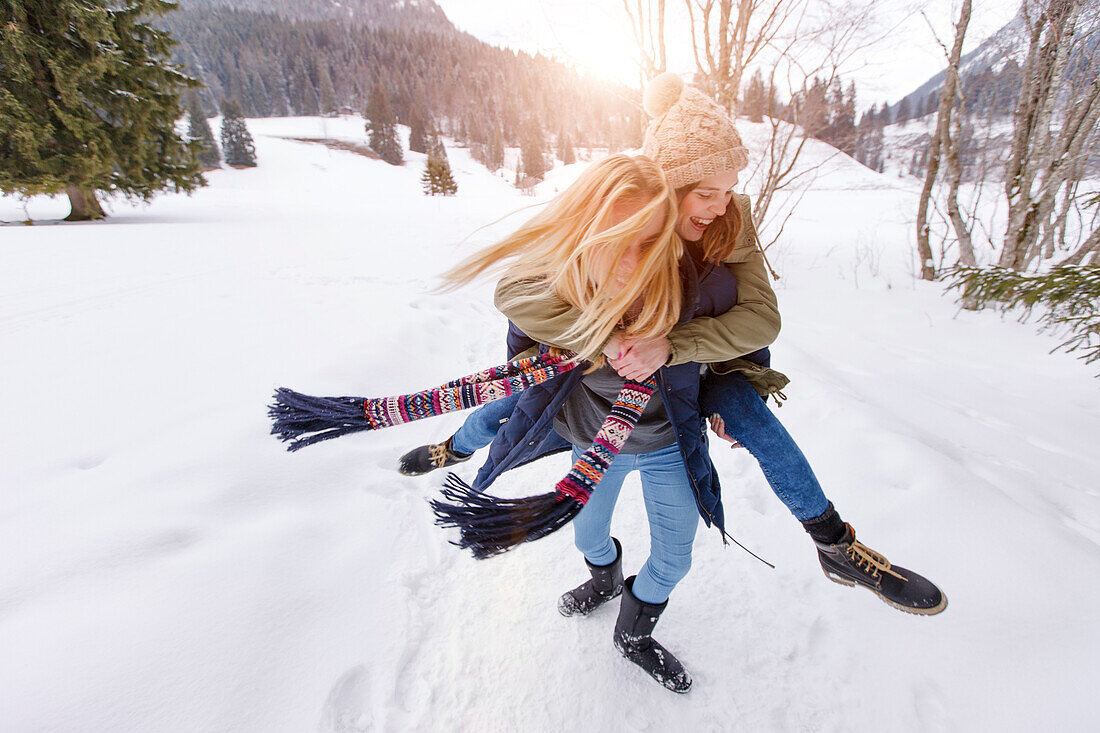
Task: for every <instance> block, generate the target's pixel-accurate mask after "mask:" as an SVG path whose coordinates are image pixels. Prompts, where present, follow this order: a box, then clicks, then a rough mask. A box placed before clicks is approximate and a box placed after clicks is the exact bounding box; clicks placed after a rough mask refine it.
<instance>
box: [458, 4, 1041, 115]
mask: <svg viewBox="0 0 1100 733" xmlns="http://www.w3.org/2000/svg"><path fill="white" fill-rule="evenodd" d="M436 2H437V3H438V4H439V6H440V7H442V8H443V11H444V12H445V13H446V14H447V16H448V17H449V18H450V19H451V21H452V22H453V23H454V24H455V25H456V26H457V27H458V28H459V29H461V30H464V31H467V32H468V33H471V34H472V35H474V36H476V37H478V38H480V39H482V40H484V41H487V42H489V43H491V44H494V45H502V46H509V47H512V48H516V49H522V50H525V51H529V52H535V51H542V52H544V53H547V54H550V55H553V56H556V57H558V58H561V59H563V60H568V61H571V62H572V63H574V64H576V65H577V66H579V67H581V68H583V69H585V70H588V71H590V72H592V73H595V74H600V75H602V76H606V77H610V78H614V79H618V80H620V81H625V82H628V83H630V84H631V85H632V86H636V85H637V83H638V82H637V78H638V75H637V62H636V59H635V56H636V52H635V50H634V45H633V41H632V36H631V33H630V26H629V21H628V20H627V16H626V15H625V13H624V12H623V9H622V0H436ZM632 4H633V0H632ZM667 5H668V7H669V9H670V13H671V12H672V11H673V10H675V11H676V12H677V13H679V12H681V11H682V9H683V5H682V3H681V2H679V0H668V3H667ZM1017 7H1019V5H1018V3H1016V2H1015V0H973V14H972V17H971V21H970V29H969V31H968V33H967V36H968V39H969V42H968V43H967V46H966V49H965V50H970V49H972V48H974V47H975V46H977V45H978V43H980V42H981V41H982V39H984V38H986V37H987V36H989V35H990V34H992V33H994V32H995V31H996V30H997V29H998V28H1000V27H1001V26H1002V25H1004V24H1005V23H1007V22H1008V21H1009V20H1010V19H1011V18H1012V16H1013V15H1014V14H1015V8H1017ZM915 8H923V9H924V14H925V15H926V16H927V18H928V20H927V21H926V20H925V18H924V17H923V16H921V15H920V14H919V13H916V12H914V9H915ZM876 13H877V16H878V17H879V18H880V20H881V29H880V35H882V34H885V35H886V38H885V40H884V41H882V42H880V43H878V44H877V45H876V46H875V47H874V48H873V49H872V50H870V51H868V52H867V53H864V54H861V55H860V56H859V58H858V59H856V60H855V61H854V62H853V64H852V65H851V68H850V70H849V71H848V73H847V74H846V75H845V78H846V79H847V78H851V79H854V80H855V82H856V86H857V90H858V97H859V99H858V104H859V106H860V108H864V107H868V106H870V105H871V103H872V102H876V103H881V102H882V101H883V100H888V101H889V102H890V103H891V104H893V103H894V102H896V101H897V100H898V99H900V98H901V97H903V96H905V95H906V94H908V93H909V92H911V91H913V89H915V88H916V87H917V86H919V85H920V84H922V83H923V82H924V81H925V80H927V79H928V77H930V76H932V75H933V74H935V73H936V72H938V71H940V70H941V69H942V68H943V67H944V66H945V61H944V53H943V50H942V49H941V48H940V47H939V46H938V45H937V43H936V41H935V38H934V36H933V31H932V29H931V28H930V27H929V22H931V24H932V26H933V27H934V28H935V31H936V33H938V34H939V36H940V38H941V39H942V40H943V41H944V43H945V44H947V45H948V46H950V44H951V41H952V39H953V33H954V31H953V24H954V22H955V20H957V19H958V2H957V1H956V2H951V0H923V1H922V0H878V2H877V3H876ZM676 24H677V21H675V20H673V21H671V25H672V26H673V27H670V29H669V31H668V38H667V42H668V53H669V70H670V71H676V72H683V73H688V72H691V71H693V70H694V68H695V66H694V60H693V57H692V55H691V45H690V33H689V31H688V30H687V26H686V22H681V24H680V25H679V27H676Z"/></svg>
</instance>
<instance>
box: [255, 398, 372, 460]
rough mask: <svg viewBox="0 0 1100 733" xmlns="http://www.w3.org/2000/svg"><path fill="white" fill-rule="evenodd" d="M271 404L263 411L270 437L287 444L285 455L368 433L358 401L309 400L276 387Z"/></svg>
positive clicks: (344, 399)
mask: <svg viewBox="0 0 1100 733" xmlns="http://www.w3.org/2000/svg"><path fill="white" fill-rule="evenodd" d="M274 400H275V401H274V402H273V403H272V404H271V405H269V406H268V408H267V416H268V417H270V418H271V420H272V425H271V434H272V435H274V436H277V437H278V438H279V440H281V441H283V442H284V443H290V445H288V446H287V448H286V449H287V450H288V451H292V452H293V451H296V450H298V449H299V448H304V447H306V446H307V445H313V444H314V443H319V442H321V441H322V440H329V439H331V438H339V437H340V436H341V435H347V434H348V433H357V432H360V431H362V430H370V429H371V423H370V420H369V419H368V418H367V415H366V413H365V412H364V411H363V398H362V397H311V396H310V395H305V394H302V393H301V392H295V391H294V390H292V389H288V388H286V387H280V388H279V389H277V390H275V395H274ZM311 433H312V434H311Z"/></svg>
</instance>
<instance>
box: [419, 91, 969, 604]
mask: <svg viewBox="0 0 1100 733" xmlns="http://www.w3.org/2000/svg"><path fill="white" fill-rule="evenodd" d="M646 109H647V111H649V112H650V114H651V116H652V117H653V118H654V119H653V121H652V123H651V124H650V126H649V128H648V129H647V131H646V138H645V144H644V147H643V151H644V152H645V153H646V154H647V155H648V156H650V157H651V158H653V159H654V160H656V161H657V162H658V163H659V165H660V166H661V168H662V169H663V170H664V172H665V174H666V176H667V177H668V179H669V182H670V185H672V186H673V187H674V188H675V189H676V197H677V201H678V205H679V206H678V215H677V219H676V223H675V230H676V233H677V235H678V236H679V237H680V238H681V240H683V242H684V243H685V244H686V250H687V253H688V255H689V256H688V257H685V258H684V265H685V267H684V269H688V267H687V266H688V265H690V270H691V271H692V273H695V278H696V279H699V278H698V275H699V274H702V275H703V276H704V277H703V278H702V280H703V282H704V283H706V282H707V281H713V282H712V283H711V284H710V285H709V286H708V287H706V288H701V289H700V288H698V286H697V285H696V288H697V289H696V294H697V298H696V301H697V305H696V308H697V310H696V311H695V312H694V313H692V314H690V316H691V317H690V320H688V321H687V322H682V323H679V324H677V325H675V326H673V327H672V329H671V330H669V331H668V332H667V333H666V334H662V335H658V336H657V337H654V338H638V337H636V336H633V335H631V334H626V333H617V334H613V335H612V337H611V338H610V339H609V341H608V342H607V343H606V344H604V346H603V349H602V351H603V352H604V353H605V354H607V355H608V356H609V361H610V363H611V364H612V366H614V367H615V368H616V369H617V371H618V373H619V375H620V376H628V377H631V378H634V379H640V378H643V377H644V376H647V375H648V374H650V373H652V372H654V371H655V370H657V369H658V368H659V367H665V368H674V367H678V366H680V365H683V364H686V363H690V362H702V363H708V364H710V368H709V370H708V372H707V374H706V376H705V378H704V380H703V384H702V389H701V393H700V405H701V410H702V414H704V415H716V416H720V419H719V420H716V421H715V422H714V423H712V424H714V425H715V426H716V427H718V428H719V430H721V429H722V428H723V427H724V433H728V434H729V436H728V437H727V436H726V435H724V434H723V433H722V432H720V433H719V434H721V435H723V437H727V439H734V440H736V441H737V442H739V443H740V444H741V445H743V446H744V447H746V448H747V449H748V450H749V452H750V453H751V454H752V455H753V456H754V457H755V458H756V459H757V461H758V462H759V463H760V466H761V468H762V470H763V472H764V475H765V477H766V479H767V480H768V483H769V484H770V486H771V487H772V490H773V491H774V492H775V494H776V495H777V496H778V497H779V498H780V499H781V500H782V501H783V503H784V504H785V505H786V506H787V508H788V509H789V510H790V511H791V513H792V514H793V515H794V516H795V518H796V519H798V520H799V521H800V522H801V523H802V525H803V527H804V528H805V530H806V532H807V533H808V534H809V535H810V537H811V538H812V540H813V541H814V543H815V546H816V548H817V550H818V560H819V562H820V564H821V567H822V570H823V571H824V573H825V575H826V576H827V577H828V578H829V579H831V580H833V581H834V582H838V583H841V584H843V585H848V586H853V585H858V586H861V587H865V588H868V589H869V590H871V591H872V592H874V593H875V594H876V595H878V596H879V597H880V598H881V599H882V600H883V601H885V602H886V603H888V604H889V605H891V606H893V607H895V608H898V609H900V610H902V611H906V612H909V613H916V614H922V615H931V614H936V613H939V612H940V611H942V610H943V609H944V608H945V607H946V604H947V600H946V597H945V596H944V594H943V593H942V592H941V591H940V590H939V589H938V588H937V587H936V586H935V585H934V584H932V583H931V582H929V581H928V580H927V579H925V578H924V577H922V576H920V575H918V574H917V573H914V572H912V571H909V570H906V569H904V568H901V567H898V566H892V565H891V564H890V563H889V562H888V561H887V560H886V559H885V558H884V557H883V556H882V555H880V554H879V553H877V552H875V551H873V550H871V549H870V548H868V547H866V546H865V545H863V544H862V543H860V542H858V541H857V540H856V538H855V532H854V530H853V529H852V527H851V526H850V525H848V524H846V523H845V522H843V521H842V520H841V518H840V516H839V514H838V513H837V511H836V510H835V508H834V507H833V505H832V503H831V502H830V501H829V500H828V499H827V498H826V496H825V494H824V492H823V490H822V488H821V485H820V484H819V482H818V480H817V477H816V476H815V475H814V472H813V470H812V469H811V467H810V465H809V463H808V462H807V461H806V458H805V457H804V456H803V454H802V452H801V450H800V449H799V448H798V445H797V444H796V443H795V442H794V440H793V439H792V438H791V436H790V435H789V434H788V433H787V431H786V430H785V429H784V428H783V426H782V424H781V423H780V422H779V421H778V419H777V418H776V417H775V415H774V414H773V413H772V412H771V410H769V409H768V407H767V406H766V404H765V403H764V402H763V401H762V400H761V399H760V397H759V396H758V395H757V392H756V391H755V390H754V389H753V387H752V386H751V385H750V383H749V382H748V381H747V380H746V379H745V378H744V377H743V376H742V375H741V374H737V373H723V372H728V368H729V366H730V363H728V360H731V359H735V358H736V357H741V356H742V355H746V354H748V355H749V357H748V358H749V360H750V361H755V362H758V363H764V364H766V359H767V353H766V349H764V347H766V346H767V345H768V344H770V343H771V342H772V341H773V340H774V338H775V336H776V334H777V333H778V330H779V315H778V310H777V307H776V298H775V294H774V292H773V291H772V289H771V287H770V285H769V283H768V277H767V271H766V269H765V263H764V261H763V256H762V254H761V252H760V250H759V246H758V244H757V242H756V233H755V230H754V227H753V224H752V220H751V216H750V213H749V201H748V197H747V196H742V195H737V194H733V193H732V187H733V186H734V185H736V183H737V175H738V173H739V172H740V171H741V170H742V169H743V168H744V166H745V164H746V160H747V152H746V151H745V149H744V147H743V146H742V145H741V140H740V137H739V136H738V134H737V132H736V130H735V129H734V127H733V124H732V122H730V120H729V118H728V117H727V116H726V114H725V113H724V111H723V110H722V109H721V108H720V107H718V106H717V105H716V104H714V103H713V102H711V100H709V99H708V98H707V97H706V96H705V95H703V94H702V93H700V92H698V91H696V90H694V89H691V88H687V87H684V86H683V84H682V82H680V80H679V79H678V78H677V77H675V76H674V75H671V74H666V75H663V76H662V77H658V79H656V80H654V82H652V83H651V85H650V87H649V88H648V89H647V91H646ZM724 275H733V276H734V277H733V278H729V279H728V281H725V282H723V283H719V282H718V279H720V278H723V276H724ZM685 282H688V283H689V284H690V283H691V278H685ZM722 287H725V288H732V289H734V293H735V295H734V299H735V302H734V304H733V305H732V306H731V305H730V304H729V303H728V302H723V303H716V302H714V301H713V295H712V294H713V292H714V291H715V289H716V288H717V289H719V290H721V289H722ZM722 295H723V296H725V297H728V295H729V294H728V293H722ZM699 296H701V297H699ZM497 301H498V305H499V306H501V307H502V310H503V311H504V313H505V315H507V316H508V317H509V319H510V321H511V323H510V327H509V334H508V336H509V338H508V343H509V356H510V357H514V356H515V355H516V354H517V353H519V352H520V351H522V350H523V349H524V348H526V347H527V346H529V345H532V344H533V343H534V342H536V341H537V342H542V343H545V344H549V345H553V346H558V347H561V348H568V349H572V350H578V344H579V342H578V341H577V339H576V337H575V336H573V337H572V338H570V337H567V336H572V334H571V333H570V329H571V327H572V325H573V324H575V323H576V321H577V318H578V316H579V313H580V310H579V309H578V308H577V307H575V306H574V305H572V304H570V303H569V302H568V301H567V300H566V299H563V298H561V297H559V295H558V293H556V292H554V291H552V290H547V289H542V290H538V291H536V292H530V291H529V288H527V286H526V283H525V282H524V281H523V280H514V279H512V280H509V279H505V280H504V281H503V282H502V283H501V285H500V286H499V287H498V298H497ZM520 329H522V331H521V330H520ZM525 334H526V335H525ZM760 349H764V351H763V352H759V351H758V350H760ZM752 352H757V353H752ZM743 363H744V362H742V364H743ZM750 373H751V372H750ZM515 402H516V400H514V399H511V400H506V401H502V403H504V404H499V403H492V404H490V405H488V406H487V407H485V408H482V409H481V410H478V411H477V412H475V413H474V414H473V415H472V416H471V417H470V419H468V420H467V422H466V423H465V424H464V425H463V426H462V428H460V429H459V431H458V432H457V433H456V434H455V435H454V436H452V438H450V439H448V441H446V442H445V443H442V444H439V445H437V446H422V447H421V448H419V449H416V450H414V451H412V452H410V453H409V454H406V456H404V457H403V459H402V472H404V473H422V472H425V471H427V470H432V469H433V468H436V467H441V466H443V465H451V464H452V463H456V462H458V461H459V460H466V458H468V455H469V454H470V453H473V452H474V451H475V450H477V449H478V448H480V447H482V446H484V445H486V444H488V443H489V442H490V441H492V440H493V439H494V437H495V436H496V435H497V432H498V431H499V430H500V429H501V426H502V425H505V426H507V425H508V422H505V421H508V420H509V418H510V417H512V416H513V409H514V407H515ZM514 414H515V416H516V417H520V418H522V419H523V420H524V421H528V422H529V421H530V420H531V418H532V415H531V414H529V413H524V412H522V411H520V412H517V413H514ZM512 419H515V418H512ZM723 423H724V425H723ZM685 432H688V433H689V439H691V436H693V435H697V434H698V433H699V431H698V430H697V429H693V430H689V431H685ZM463 438H465V439H466V441H467V442H466V443H465V444H463V445H461V449H460V451H456V450H455V448H457V447H458V444H459V442H460V441H461V440H462V439H463ZM703 440H705V439H703V438H700V440H699V441H698V442H699V443H700V444H702V445H703V447H704V451H705V443H703V442H702V441H703ZM527 442H530V441H527ZM692 442H693V443H694V442H695V441H694V440H692ZM504 444H506V441H505V442H504ZM527 447H528V448H533V447H534V446H527ZM540 447H541V446H540ZM431 449H434V450H431ZM459 452H461V453H464V454H466V455H465V456H463V455H459V454H458V453H459ZM432 453H434V456H433V455H431V454H432ZM534 457H536V452H535V451H534V450H529V451H527V453H526V454H524V455H523V456H522V457H520V458H512V459H511V460H504V459H505V456H504V451H503V449H502V448H500V447H499V446H497V445H494V447H493V448H492V449H491V450H490V458H489V462H488V463H487V464H486V466H485V467H483V468H482V470H481V472H480V473H479V475H478V481H477V482H475V486H478V487H481V486H485V485H487V484H488V483H489V482H491V481H492V480H493V479H495V477H496V476H497V475H499V473H500V471H501V470H503V469H502V468H501V466H502V465H512V464H515V463H518V462H526V461H527V460H531V459H533V458H534ZM432 458H434V461H433V460H430V459H432ZM696 488H698V487H696ZM713 490H714V492H715V496H714V500H715V502H716V501H717V490H718V483H717V477H714V479H713ZM610 493H611V492H607V494H610ZM701 503H702V502H701ZM704 516H705V514H704ZM608 521H609V518H608ZM577 531H578V532H580V530H579V529H578V530H577ZM590 544H591V546H592V547H595V549H594V550H593V549H591V547H590V546H589V545H590ZM597 545H598V547H597ZM612 547H613V545H612V541H611V540H610V538H609V536H608V538H607V539H606V540H605V541H602V542H592V543H589V541H588V540H584V546H582V540H581V538H580V536H579V535H578V548H579V549H581V551H582V552H583V553H584V554H585V560H586V563H587V565H588V568H589V570H590V572H591V575H592V579H591V580H589V581H586V582H585V583H583V584H582V585H581V586H579V587H578V588H576V589H574V590H572V591H569V592H568V593H566V594H565V595H564V596H563V597H562V599H561V602H560V603H559V608H560V610H561V611H562V613H563V614H565V615H574V614H580V615H583V614H587V613H589V612H591V611H592V610H593V609H594V608H596V607H597V606H599V605H600V604H601V603H603V602H606V601H607V600H610V599H612V598H614V597H615V596H616V595H618V594H619V593H620V591H621V587H622V582H621V578H622V572H621V560H622V558H621V554H619V553H617V552H616V553H615V554H612V552H611V549H610V548H612ZM614 547H615V548H617V543H616V544H615V545H614ZM657 600H659V599H657Z"/></svg>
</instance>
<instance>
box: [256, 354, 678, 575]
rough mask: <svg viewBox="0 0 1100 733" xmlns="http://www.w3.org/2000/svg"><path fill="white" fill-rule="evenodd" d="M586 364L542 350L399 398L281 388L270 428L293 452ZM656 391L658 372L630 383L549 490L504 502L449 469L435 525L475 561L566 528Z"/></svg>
mask: <svg viewBox="0 0 1100 733" xmlns="http://www.w3.org/2000/svg"><path fill="white" fill-rule="evenodd" d="M582 363H583V362H580V361H578V360H577V359H576V355H575V354H572V353H569V352H564V353H562V354H557V355H554V354H542V355H539V356H536V357H531V358H528V359H522V360H519V361H513V362H509V363H507V364H504V365H501V366H498V367H492V368H490V369H486V370H484V371H480V372H476V373H474V374H471V375H469V376H466V377H462V378H461V379H456V380H454V381H452V382H447V383H446V384H444V385H442V386H440V387H436V388H434V389H428V390H423V391H421V392H416V393H413V394H408V395H400V396H397V397H382V398H362V397H310V396H308V395H303V394H301V393H299V392H295V391H293V390H290V389H286V388H280V389H278V390H276V392H275V403H274V404H272V405H271V406H270V407H269V408H268V415H269V416H270V417H271V418H272V420H273V421H274V425H273V427H272V429H271V432H272V434H273V435H277V436H278V437H279V438H280V440H283V441H286V442H289V443H290V445H289V446H287V450H290V451H295V450H298V449H299V448H302V447H304V446H307V445H312V444H313V443H316V442H319V441H322V440H328V439H330V438H335V437H338V436H340V435H346V434H348V433H352V432H359V431H363V430H378V429H380V428H385V427H390V426H393V425H399V424H401V423H407V422H412V421H413V420H422V419H424V418H426V417H434V416H436V415H443V414H445V413H448V412H454V411H457V410H465V409H467V408H470V407H475V406H478V405H483V404H485V403H487V402H491V401H493V400H498V399H502V398H504V397H507V396H509V395H511V394H514V393H516V392H520V391H522V390H525V389H527V388H528V387H532V386H534V385H536V384H542V383H543V382H546V381H548V380H550V379H553V378H554V377H556V376H558V375H559V374H563V373H565V372H567V371H569V370H570V369H574V368H576V367H577V366H579V365H580V364H582ZM656 389H657V383H656V380H655V379H654V377H653V376H650V377H648V378H647V379H646V380H645V381H644V382H635V381H632V380H628V381H627V382H626V383H625V384H624V385H623V388H622V390H621V391H620V392H619V396H618V398H617V399H616V400H615V403H614V405H612V407H611V412H610V413H608V415H607V418H606V419H605V420H604V422H603V425H602V426H601V427H600V430H599V432H598V433H597V434H596V438H595V440H594V441H593V443H592V445H591V447H589V448H588V450H586V451H585V452H584V454H583V455H581V457H580V458H578V459H577V460H576V461H575V462H574V463H573V466H572V468H571V469H570V470H569V473H568V474H566V476H565V478H563V479H562V480H561V481H559V482H558V483H557V485H556V486H555V487H554V491H552V492H550V493H548V494H541V495H539V496H530V497H525V498H520V499H504V498H500V497H495V496H490V495H489V494H486V493H484V492H481V491H477V490H476V489H474V488H472V487H471V486H469V485H468V484H466V483H465V482H464V481H462V479H460V478H459V477H458V476H457V475H455V474H453V473H452V474H449V475H448V476H447V480H446V482H445V484H444V487H445V488H444V489H443V492H442V494H443V496H444V498H446V499H449V500H450V502H451V503H446V502H443V501H438V500H435V501H432V502H430V503H431V506H432V509H433V511H434V512H435V515H436V523H437V524H439V525H441V526H444V527H456V528H458V529H459V531H460V535H461V538H460V540H459V541H458V542H455V543H454V544H456V545H458V546H459V547H464V548H469V549H470V550H471V551H472V552H473V554H474V557H477V558H486V557H491V556H493V555H496V554H499V553H501V552H504V551H506V550H509V549H511V548H512V547H515V546H516V545H518V544H521V543H523V542H530V541H533V540H537V539H539V538H540V537H545V536H546V535H548V534H550V533H551V532H554V531H556V530H558V529H560V528H561V527H563V526H565V525H566V524H568V523H569V522H570V521H571V520H572V519H573V517H575V516H576V515H577V514H578V513H579V512H580V510H581V509H582V508H584V505H585V504H586V503H587V502H588V498H589V497H590V496H591V495H592V491H593V490H595V488H596V486H597V485H598V484H599V483H600V480H601V479H602V478H603V476H604V473H606V472H607V469H608V467H609V466H610V465H611V462H612V461H613V460H614V459H615V456H617V455H618V454H619V451H620V450H622V447H623V444H624V443H626V441H627V438H629V437H630V433H631V431H633V430H634V427H635V426H636V425H637V424H638V420H639V418H640V417H641V415H642V412H643V411H644V410H645V406H646V404H647V403H648V402H649V399H650V397H652V396H653V393H654V392H655V391H656Z"/></svg>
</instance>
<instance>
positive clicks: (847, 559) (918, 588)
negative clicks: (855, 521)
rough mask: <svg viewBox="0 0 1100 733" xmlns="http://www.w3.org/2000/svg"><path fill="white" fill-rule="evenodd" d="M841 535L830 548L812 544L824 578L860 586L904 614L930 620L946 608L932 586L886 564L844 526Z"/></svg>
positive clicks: (901, 569) (828, 545) (945, 597)
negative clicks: (928, 617) (917, 615)
mask: <svg viewBox="0 0 1100 733" xmlns="http://www.w3.org/2000/svg"><path fill="white" fill-rule="evenodd" d="M844 526H845V532H844V535H843V536H842V537H841V538H840V539H839V540H837V541H836V542H835V543H833V544H827V543H825V542H819V541H817V540H814V544H815V545H817V558H818V560H820V561H821V569H822V570H824V571H825V576H826V577H827V578H829V580H831V581H833V582H834V583H840V584H841V585H847V586H851V587H854V586H857V585H861V586H863V587H864V588H867V589H868V590H870V591H871V592H872V593H874V594H875V595H877V596H878V597H879V598H881V599H882V600H883V601H885V602H886V603H888V604H889V605H891V606H893V607H894V608H896V609H898V610H899V611H905V612H906V613H916V614H920V615H922V616H931V615H933V614H937V613H939V612H940V611H942V610H943V609H945V608H947V596H945V595H944V594H943V591H941V590H940V589H939V588H937V587H936V585H935V584H934V583H933V582H932V581H930V580H928V579H927V578H925V577H924V576H922V575H918V574H916V573H914V572H913V571H912V570H906V569H905V568H902V567H898V566H896V565H891V564H890V561H889V560H887V559H886V558H885V557H883V556H882V555H880V554H878V553H877V552H875V551H874V550H872V549H871V548H869V547H867V546H866V545H864V544H863V543H861V542H857V541H856V533H855V530H854V529H852V525H850V524H846V525H844Z"/></svg>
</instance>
